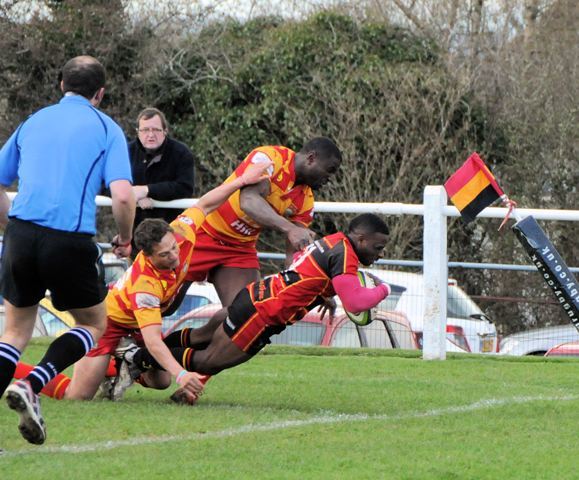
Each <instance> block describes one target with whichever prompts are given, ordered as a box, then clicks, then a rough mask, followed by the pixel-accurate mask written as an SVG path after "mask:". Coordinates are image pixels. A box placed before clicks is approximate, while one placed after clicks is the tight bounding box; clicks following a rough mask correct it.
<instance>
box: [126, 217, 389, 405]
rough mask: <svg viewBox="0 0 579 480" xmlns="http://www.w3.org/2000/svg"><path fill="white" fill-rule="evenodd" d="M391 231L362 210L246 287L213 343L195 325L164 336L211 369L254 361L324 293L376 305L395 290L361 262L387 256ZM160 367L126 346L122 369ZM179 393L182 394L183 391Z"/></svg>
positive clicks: (177, 353)
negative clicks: (366, 281)
mask: <svg viewBox="0 0 579 480" xmlns="http://www.w3.org/2000/svg"><path fill="white" fill-rule="evenodd" d="M387 235H388V227H387V225H386V224H385V223H384V221H383V220H382V219H380V218H379V217H377V216H376V215H373V214H363V215H359V216H357V217H355V218H354V219H353V220H352V221H351V222H350V225H349V227H348V233H347V234H344V233H342V232H338V233H335V234H332V235H328V236H326V237H323V238H321V239H319V240H316V241H314V242H313V243H311V244H309V245H308V246H307V247H306V248H305V249H304V250H303V251H301V252H300V253H299V254H297V255H296V256H295V259H294V261H293V263H292V264H291V265H290V266H289V267H288V268H287V269H286V270H284V271H282V272H280V273H277V274H275V275H271V276H268V277H266V278H265V279H263V280H261V281H257V282H253V283H251V284H249V285H247V286H246V287H245V288H244V289H242V290H241V291H240V292H239V293H238V295H237V296H236V297H235V299H234V301H233V303H232V304H231V305H230V306H229V307H228V308H227V317H226V318H225V319H224V320H223V321H222V322H221V323H220V325H219V327H218V328H217V329H216V330H215V333H214V334H213V337H212V338H211V340H210V342H209V343H206V344H205V343H199V342H197V341H196V340H195V335H194V333H195V330H192V329H183V330H180V331H177V332H174V333H172V334H171V335H169V336H168V337H167V338H166V339H165V342H166V343H167V344H168V345H169V346H170V347H171V348H170V350H171V353H172V354H173V356H174V358H175V360H176V361H178V362H179V363H180V365H181V366H182V367H183V368H184V369H186V370H188V371H191V372H197V373H200V374H203V375H206V376H210V375H215V374H217V373H219V372H220V371H222V370H224V369H227V368H231V367H234V366H236V365H239V364H241V363H244V362H246V361H248V360H249V359H250V358H252V357H253V356H254V355H256V354H257V353H258V352H259V351H260V350H261V349H262V348H264V347H265V346H266V345H267V344H268V343H270V337H271V336H272V335H275V334H277V333H280V332H282V331H283V330H284V329H285V328H286V327H287V326H288V325H291V324H293V323H295V322H297V321H299V320H300V319H301V318H303V317H304V315H305V314H306V313H307V312H308V311H309V310H311V309H313V308H315V307H316V306H319V305H321V304H322V302H323V298H324V297H331V296H334V295H335V294H337V295H338V296H339V297H340V299H341V301H342V304H343V306H344V308H345V309H346V310H348V311H351V312H360V311H364V310H367V309H370V308H372V307H374V306H375V305H377V304H378V303H379V302H380V301H382V300H383V299H384V298H386V297H387V296H388V295H389V293H390V287H389V286H388V285H387V284H385V283H383V282H382V281H381V280H380V279H378V278H377V277H375V276H373V279H374V281H375V282H376V286H375V287H373V288H365V287H362V286H361V285H360V281H359V279H358V275H357V272H358V266H359V264H360V263H361V264H362V265H366V266H368V265H371V264H372V263H373V262H375V261H376V260H377V259H378V258H379V257H380V256H381V254H382V252H383V250H384V248H385V246H386V239H387ZM216 315H217V314H216ZM160 368H162V365H161V364H159V363H158V362H156V360H155V358H154V356H153V355H152V354H151V352H149V351H147V350H146V349H140V348H137V347H133V348H130V349H128V350H126V351H125V352H124V359H123V365H122V366H121V369H120V372H121V374H122V375H123V376H125V375H129V376H130V377H131V378H137V377H138V376H139V375H140V374H141V373H142V372H147V371H150V370H151V369H160ZM206 380H207V377H205V378H201V381H202V382H205V381H206ZM180 393H181V392H180ZM174 400H176V401H178V400H179V393H178V394H177V395H175V394H174Z"/></svg>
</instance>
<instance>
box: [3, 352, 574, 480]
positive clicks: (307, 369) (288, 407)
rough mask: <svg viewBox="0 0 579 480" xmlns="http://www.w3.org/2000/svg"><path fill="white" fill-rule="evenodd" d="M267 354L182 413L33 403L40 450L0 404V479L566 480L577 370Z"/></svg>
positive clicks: (147, 405) (525, 362) (399, 357)
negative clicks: (40, 428) (43, 432)
mask: <svg viewBox="0 0 579 480" xmlns="http://www.w3.org/2000/svg"><path fill="white" fill-rule="evenodd" d="M45 348H46V343H45V342H43V341H40V342H38V341H36V342H35V343H33V344H32V345H31V346H30V347H29V349H28V350H27V352H26V355H25V358H24V359H25V360H28V361H34V360H37V359H38V358H39V357H40V356H41V354H42V353H43V351H44V350H45ZM267 353H269V354H262V355H259V356H257V357H256V358H254V359H253V360H252V361H250V362H249V363H247V364H245V365H242V366H240V367H236V368H234V369H232V370H229V371H226V372H223V373H222V374H220V375H218V376H216V377H215V378H214V379H212V380H211V381H210V382H209V383H208V385H207V388H206V394H205V395H204V397H203V398H202V400H201V401H200V402H199V404H198V405H197V406H195V407H183V406H177V405H173V404H171V403H170V401H169V400H168V396H169V394H170V393H171V391H172V390H167V391H152V390H146V389H143V388H141V387H134V388H132V389H130V390H129V392H128V393H127V396H126V398H125V399H124V400H123V401H122V402H118V403H111V402H107V401H93V402H67V401H60V402H59V401H55V400H51V399H47V398H44V397H43V404H42V406H43V413H44V416H45V419H46V421H47V425H48V439H47V442H46V444H45V445H43V446H40V447H37V446H33V445H29V444H27V443H26V442H25V441H24V440H23V439H22V438H21V437H20V435H19V433H18V430H17V426H16V425H17V417H16V415H15V414H14V413H13V412H11V411H10V410H8V408H7V407H6V406H5V404H4V401H3V400H2V403H1V404H0V448H2V449H3V450H4V454H3V455H0V472H2V478H6V479H10V480H14V479H27V480H28V479H37V478H38V479H46V478H63V477H64V478H70V479H77V478H78V479H113V478H114V479H116V478H119V479H124V478H126V479H129V478H131V479H135V478H136V479H150V478H163V479H181V478H183V479H184V478H187V479H192V478H203V479H213V478H215V479H245V478H247V479H249V478H251V479H256V478H257V479H379V478H384V479H445V480H446V479H498V478H505V479H506V478H508V479H532V478H540V479H548V478H577V466H576V465H577V461H576V453H577V450H576V444H577V425H579V408H578V407H579V382H578V381H577V379H578V378H579V361H573V360H552V359H548V360H547V359H537V358H529V359H502V358H496V357H475V356H466V355H461V356H456V357H451V358H450V359H449V360H447V361H446V362H424V361H422V360H421V359H420V358H418V356H416V355H415V354H414V353H409V352H392V351H382V352H378V351H365V352H363V351H360V350H334V349H320V348H308V349H291V348H271V347H270V349H268V351H267Z"/></svg>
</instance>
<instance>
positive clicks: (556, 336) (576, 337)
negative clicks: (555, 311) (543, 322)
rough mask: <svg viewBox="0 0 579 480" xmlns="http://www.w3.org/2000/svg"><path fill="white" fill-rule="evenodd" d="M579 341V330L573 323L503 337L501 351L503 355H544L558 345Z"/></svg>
mask: <svg viewBox="0 0 579 480" xmlns="http://www.w3.org/2000/svg"><path fill="white" fill-rule="evenodd" d="M577 341H579V332H578V331H577V329H576V328H575V327H574V326H573V325H571V324H569V325H559V326H555V327H544V328H534V329H531V330H526V331H524V332H518V333H513V334H512V335H508V336H507V337H505V338H503V339H502V340H501V344H500V348H499V353H500V354H503V355H539V356H542V355H545V354H546V353H547V352H548V351H549V350H551V349H552V348H553V347H556V346H557V345H560V344H562V343H568V342H577Z"/></svg>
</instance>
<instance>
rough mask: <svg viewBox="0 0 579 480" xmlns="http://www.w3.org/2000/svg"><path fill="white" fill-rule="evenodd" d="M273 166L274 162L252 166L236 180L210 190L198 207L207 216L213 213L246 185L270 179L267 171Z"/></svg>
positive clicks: (198, 203)
mask: <svg viewBox="0 0 579 480" xmlns="http://www.w3.org/2000/svg"><path fill="white" fill-rule="evenodd" d="M272 165H273V163H272V162H269V163H268V162H264V163H256V164H252V165H250V166H249V167H248V168H247V169H246V170H245V172H243V174H242V175H241V176H239V177H237V178H236V179H235V180H233V181H231V182H229V183H223V184H221V185H219V186H218V187H216V188H214V189H213V190H210V191H209V192H207V193H206V194H205V195H203V196H202V197H201V198H200V199H199V201H198V202H197V205H196V207H198V208H200V209H202V210H203V211H204V212H205V214H206V215H207V214H209V213H211V212H212V211H213V210H215V209H216V208H219V207H220V206H221V204H222V203H223V202H225V201H226V200H227V199H228V198H229V196H230V195H231V194H232V193H234V192H236V191H237V190H239V189H240V188H243V187H245V186H246V185H253V184H255V183H258V182H261V181H262V180H265V179H266V178H269V175H268V174H267V169H268V168H269V167H271V166H272Z"/></svg>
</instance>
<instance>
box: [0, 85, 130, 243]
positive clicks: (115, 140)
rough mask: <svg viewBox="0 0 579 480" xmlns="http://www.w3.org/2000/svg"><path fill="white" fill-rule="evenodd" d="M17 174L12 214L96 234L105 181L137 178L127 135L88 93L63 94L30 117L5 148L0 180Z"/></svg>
mask: <svg viewBox="0 0 579 480" xmlns="http://www.w3.org/2000/svg"><path fill="white" fill-rule="evenodd" d="M16 178H18V179H19V182H18V193H17V195H16V197H15V198H14V202H13V203H12V208H11V209H10V212H9V216H10V217H15V218H19V219H21V220H26V221H29V222H33V223H36V224H38V225H42V226H44V227H49V228H53V229H57V230H65V231H69V232H82V233H90V234H93V235H94V234H95V233H96V225H95V223H96V222H95V215H96V205H95V195H97V194H98V192H99V191H100V189H101V187H102V184H103V182H104V183H105V185H106V186H107V187H108V186H109V184H110V183H111V182H113V181H115V180H128V181H130V182H132V176H131V166H130V161H129V154H128V148H127V142H126V139H125V135H124V134H123V131H122V130H121V128H120V127H119V126H118V125H117V124H116V123H115V122H114V121H113V120H112V119H111V118H110V117H108V116H107V115H105V114H104V113H102V112H100V111H99V110H97V109H96V108H94V107H93V106H92V105H91V104H90V102H89V101H88V100H87V99H86V98H84V97H82V96H80V95H67V96H64V97H63V98H62V100H61V101H60V102H59V103H57V104H56V105H51V106H49V107H46V108H43V109H42V110H39V111H38V112H36V113H34V114H33V115H31V116H30V117H29V118H28V119H27V120H25V121H24V122H23V123H22V124H21V125H20V126H19V127H18V129H17V130H16V131H15V132H14V133H13V134H12V136H11V137H10V138H9V139H8V141H7V142H6V144H5V145H4V146H3V147H2V149H1V150H0V184H2V185H4V186H10V185H11V184H12V183H13V182H14V180H15V179H16Z"/></svg>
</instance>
